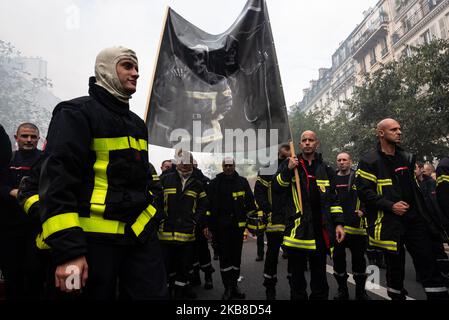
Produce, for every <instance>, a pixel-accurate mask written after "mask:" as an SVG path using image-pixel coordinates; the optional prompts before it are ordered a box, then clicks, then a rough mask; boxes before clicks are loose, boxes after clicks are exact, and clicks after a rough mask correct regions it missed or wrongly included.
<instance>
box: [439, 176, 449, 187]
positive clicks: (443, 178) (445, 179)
mask: <svg viewBox="0 0 449 320" xmlns="http://www.w3.org/2000/svg"><path fill="white" fill-rule="evenodd" d="M444 182H447V183H449V176H448V175H444V174H443V175H441V176H439V177H438V178H437V186H438V185H439V184H441V183H444Z"/></svg>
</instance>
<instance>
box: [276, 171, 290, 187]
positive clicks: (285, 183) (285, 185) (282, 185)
mask: <svg viewBox="0 0 449 320" xmlns="http://www.w3.org/2000/svg"><path fill="white" fill-rule="evenodd" d="M276 180H277V182H278V183H279V185H280V186H281V187H288V185H289V184H290V181H284V180H282V177H281V174H280V173H279V174H278V175H277V176H276Z"/></svg>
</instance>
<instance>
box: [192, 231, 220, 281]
mask: <svg viewBox="0 0 449 320" xmlns="http://www.w3.org/2000/svg"><path fill="white" fill-rule="evenodd" d="M198 269H200V270H201V271H203V272H204V273H213V272H214V271H215V270H214V268H213V267H212V259H211V255H210V251H209V241H208V240H207V238H206V237H205V236H204V234H203V230H201V228H195V242H194V244H193V265H192V269H191V270H190V272H189V273H190V274H192V273H194V272H196V270H198Z"/></svg>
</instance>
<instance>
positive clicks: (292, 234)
mask: <svg viewBox="0 0 449 320" xmlns="http://www.w3.org/2000/svg"><path fill="white" fill-rule="evenodd" d="M301 158H302V156H301V155H298V159H301ZM315 161H316V169H315V172H309V178H308V177H307V173H306V172H305V170H304V169H303V167H302V166H301V165H300V166H299V167H298V173H299V179H300V188H301V193H302V205H303V212H301V210H300V206H299V199H298V193H297V191H296V179H295V174H294V170H289V168H288V159H287V160H285V161H284V162H283V163H282V164H281V165H280V167H279V169H278V172H277V173H276V178H275V179H273V191H274V193H276V194H280V195H279V196H280V199H282V194H284V195H285V198H284V203H283V204H281V205H278V206H273V211H277V210H279V211H280V212H284V214H285V232H284V242H283V245H284V246H286V247H289V248H293V249H299V250H312V251H314V250H317V240H316V239H315V230H314V225H313V221H314V217H313V212H312V207H311V203H310V200H309V196H308V194H309V192H308V185H307V184H308V183H307V181H308V180H309V179H314V180H315V181H316V185H317V188H318V192H319V195H320V208H321V217H320V218H321V227H322V229H323V237H325V243H326V245H327V249H328V252H330V253H332V251H333V248H334V243H335V236H336V235H335V227H336V226H337V225H342V226H344V217H343V209H342V208H341V206H340V205H339V201H338V198H337V193H336V191H335V181H334V178H333V177H334V175H335V172H334V170H333V169H332V168H331V167H330V166H329V165H328V164H327V163H326V162H324V161H323V159H322V156H321V154H318V153H317V154H316V160H315Z"/></svg>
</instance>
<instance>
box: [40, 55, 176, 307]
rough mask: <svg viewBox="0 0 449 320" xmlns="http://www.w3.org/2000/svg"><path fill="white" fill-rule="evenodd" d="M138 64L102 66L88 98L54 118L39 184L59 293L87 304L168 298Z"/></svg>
mask: <svg viewBox="0 0 449 320" xmlns="http://www.w3.org/2000/svg"><path fill="white" fill-rule="evenodd" d="M138 77H139V73H138V62H137V57H136V54H135V53H134V51H132V50H130V49H127V48H124V47H111V48H107V49H104V50H102V51H101V52H100V53H99V54H98V55H97V58H96V62H95V77H91V78H90V80H89V96H86V97H80V98H76V99H74V100H70V101H65V102H61V103H60V104H58V105H57V106H56V108H55V109H54V111H53V117H52V120H51V122H50V128H49V132H48V137H47V146H46V153H47V155H46V157H45V160H44V162H43V163H42V169H41V175H40V180H39V205H40V214H41V222H42V229H43V231H42V238H43V241H44V243H45V244H46V245H48V246H49V247H50V248H51V254H52V263H53V264H54V268H55V271H54V279H55V285H56V288H59V289H60V290H61V291H63V292H74V291H79V289H81V288H83V290H82V294H83V296H84V297H85V298H87V299H97V300H106V299H108V300H110V299H115V298H116V294H117V288H118V295H119V298H121V299H165V298H167V296H168V294H167V286H166V274H165V268H164V263H163V259H162V252H161V248H160V244H159V241H158V239H157V226H158V225H159V223H160V221H161V219H162V216H163V213H162V211H157V210H156V208H155V207H154V206H153V203H154V198H153V195H152V194H151V190H150V188H149V183H148V179H150V177H149V175H148V172H149V166H148V130H147V127H146V126H145V123H144V122H143V121H142V120H141V119H140V118H139V117H138V116H137V115H135V114H134V113H133V112H131V111H130V109H129V99H130V98H131V95H132V94H133V93H134V92H135V91H136V85H137V78H138Z"/></svg>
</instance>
